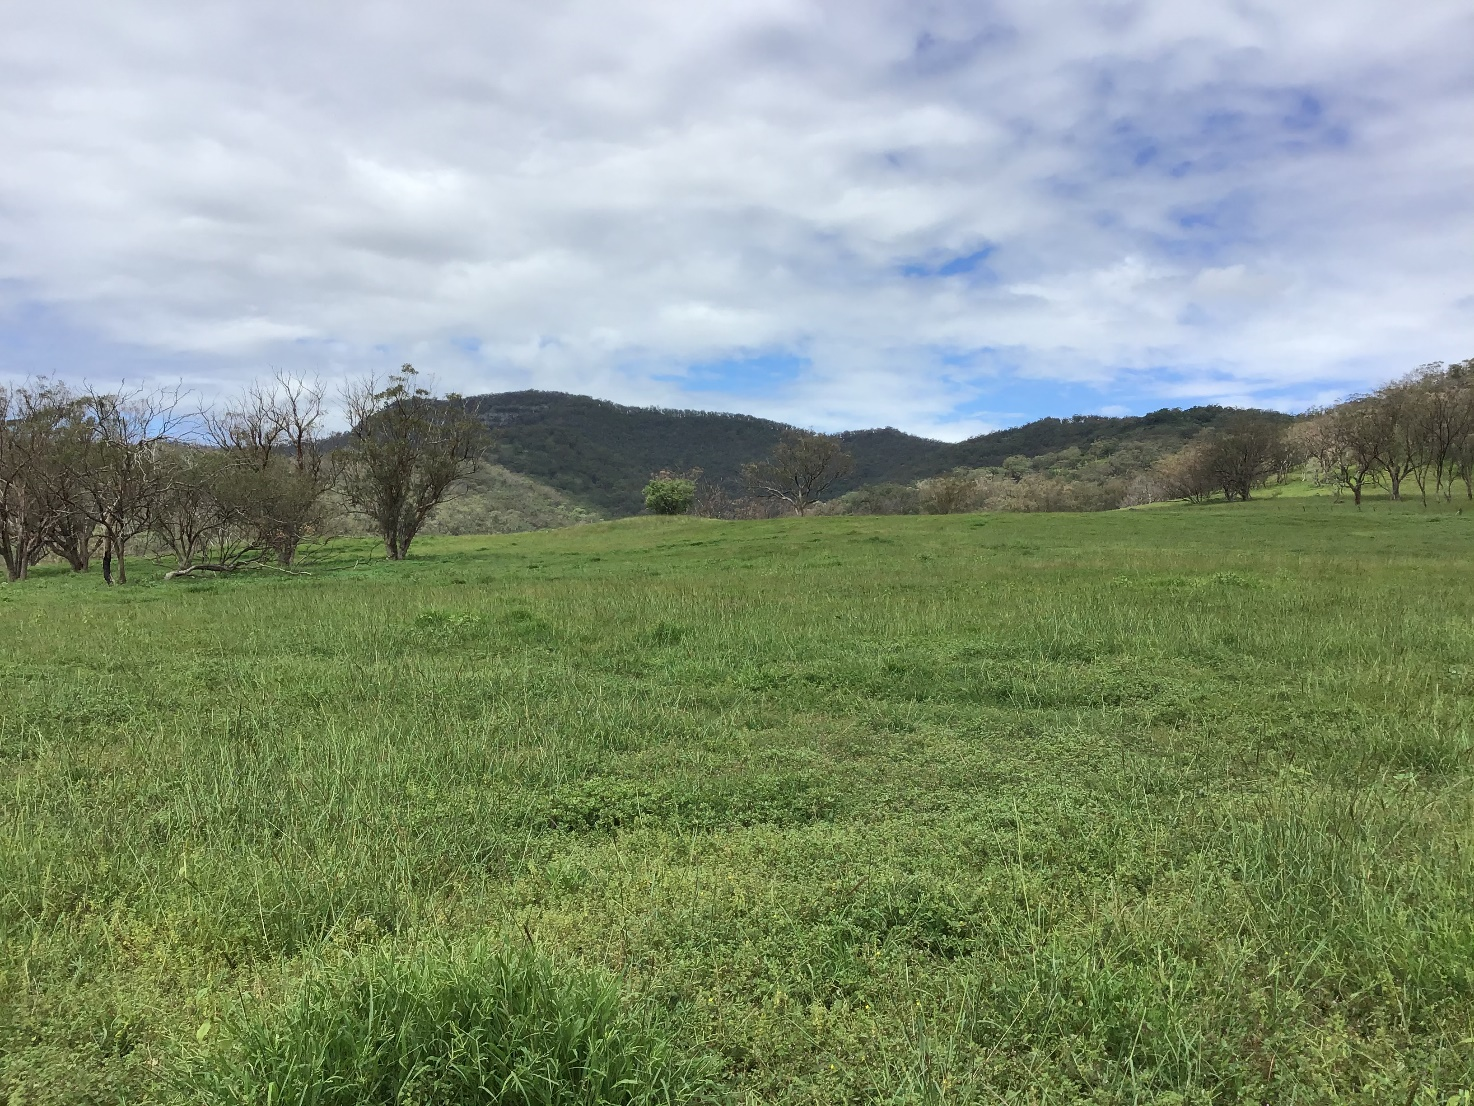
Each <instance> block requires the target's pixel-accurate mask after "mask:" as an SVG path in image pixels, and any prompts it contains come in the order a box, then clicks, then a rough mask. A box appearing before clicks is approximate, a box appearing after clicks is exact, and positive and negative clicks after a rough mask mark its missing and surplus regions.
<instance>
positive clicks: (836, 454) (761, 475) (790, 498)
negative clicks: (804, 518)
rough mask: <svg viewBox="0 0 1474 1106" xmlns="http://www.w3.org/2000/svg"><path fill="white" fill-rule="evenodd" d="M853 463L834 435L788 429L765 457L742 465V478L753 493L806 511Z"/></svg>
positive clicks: (843, 475) (799, 512)
mask: <svg viewBox="0 0 1474 1106" xmlns="http://www.w3.org/2000/svg"><path fill="white" fill-rule="evenodd" d="M853 467H854V460H853V459H852V458H851V457H850V455H849V454H848V453H846V452H845V451H844V444H843V443H842V442H841V441H840V439H839V438H837V437H835V436H834V435H831V434H814V433H810V432H809V431H807V430H785V431H783V434H782V435H781V437H780V438H779V439H778V444H777V445H776V446H774V447H773V452H772V455H771V456H770V457H769V458H768V459H767V460H766V461H757V462H754V463H753V464H749V465H744V466H742V479H743V482H744V483H745V484H746V485H747V490H748V492H749V494H751V495H752V496H754V497H756V498H758V499H766V500H770V501H772V500H776V501H778V502H780V503H786V504H788V506H790V507H792V508H793V510H794V511H795V512H796V513H797V514H800V515H803V514H807V513H808V510H809V508H810V507H811V506H813V504H814V503H815V502H816V501H817V500H818V499H819V497H820V496H822V495H823V494H824V493H825V492H826V491H828V490H829V489H830V488H831V487H833V486H834V484H835V482H836V481H838V480H840V479H842V478H843V477H845V476H848V475H849V473H850V470H851V469H852V468H853Z"/></svg>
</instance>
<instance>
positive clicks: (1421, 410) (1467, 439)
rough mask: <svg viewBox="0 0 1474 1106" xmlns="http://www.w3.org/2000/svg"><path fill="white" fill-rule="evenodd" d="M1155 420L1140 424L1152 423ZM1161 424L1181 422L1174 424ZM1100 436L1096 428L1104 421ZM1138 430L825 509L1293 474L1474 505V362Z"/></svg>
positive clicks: (1355, 491)
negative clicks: (1362, 389) (1306, 408)
mask: <svg viewBox="0 0 1474 1106" xmlns="http://www.w3.org/2000/svg"><path fill="white" fill-rule="evenodd" d="M1198 410H1200V411H1201V410H1204V409H1198ZM1158 414H1164V413H1162V412H1159V413H1158ZM1182 414H1189V413H1187V412H1184V413H1182ZM1152 418H1153V416H1148V417H1147V419H1143V420H1141V421H1140V423H1141V424H1146V425H1150V424H1149V423H1148V420H1149V419H1152ZM1044 421H1046V422H1051V423H1054V424H1056V426H1055V427H1049V428H1042V427H1041V430H1043V431H1044V433H1041V434H1039V435H1038V436H1036V437H1034V438H1033V440H1034V441H1036V442H1037V441H1040V440H1047V437H1046V435H1047V432H1048V430H1053V429H1057V428H1058V427H1063V426H1068V427H1071V428H1074V427H1076V426H1080V425H1081V424H1084V425H1085V426H1090V424H1091V423H1096V420H1086V419H1081V420H1070V421H1069V422H1068V423H1065V422H1063V421H1062V420H1044ZM1163 423H1164V424H1165V425H1167V426H1172V427H1174V428H1180V427H1181V425H1182V424H1181V422H1180V421H1176V422H1174V421H1173V420H1163ZM1034 425H1037V424H1031V427H1032V426H1034ZM1159 425H1160V424H1159ZM1019 429H1020V430H1028V429H1030V428H1028V427H1021V428H1019ZM1092 429H1095V430H1097V431H1098V430H1099V429H1100V426H1099V424H1098V423H1097V424H1096V426H1094V427H1092ZM1133 431H1134V432H1128V433H1124V434H1123V433H1112V434H1099V433H1097V436H1096V437H1095V438H1094V440H1093V441H1088V442H1087V444H1085V445H1084V446H1083V447H1082V446H1080V445H1070V446H1068V447H1066V448H1064V449H1057V450H1051V451H1047V452H1040V453H1037V454H1035V455H1033V456H1029V455H1027V454H1026V453H1024V452H1022V451H1021V452H1019V453H1016V454H1013V455H1011V456H1008V457H1005V458H1003V459H1002V460H1001V461H999V462H997V463H995V464H989V465H979V466H976V467H967V466H959V467H957V468H955V469H953V470H952V471H950V472H946V473H942V474H938V475H936V476H932V477H929V478H926V479H922V480H916V481H911V482H895V481H891V482H884V483H876V484H870V485H866V486H864V487H861V488H857V489H854V490H852V491H849V492H847V493H845V494H844V495H841V496H839V497H837V498H836V499H834V500H831V501H830V502H828V503H825V504H822V505H820V506H819V507H818V508H817V510H818V511H819V512H820V513H829V514H915V513H937V514H948V513H953V512H958V511H979V510H1002V511H1096V510H1111V509H1114V508H1117V507H1123V506H1137V505H1141V504H1146V503H1154V502H1162V501H1167V500H1174V499H1180V500H1186V501H1189V502H1206V501H1208V500H1211V499H1215V498H1221V499H1226V500H1236V499H1239V500H1242V499H1249V498H1250V497H1251V496H1252V495H1253V493H1254V491H1255V490H1257V489H1259V488H1262V487H1264V486H1265V485H1267V484H1268V483H1270V482H1271V481H1280V482H1282V481H1284V480H1286V479H1287V478H1288V477H1289V476H1290V475H1292V474H1295V473H1303V475H1304V476H1305V477H1306V478H1307V479H1309V480H1310V481H1312V482H1314V483H1316V484H1319V485H1321V486H1325V487H1329V488H1332V489H1335V490H1336V491H1337V492H1338V493H1349V494H1350V495H1351V497H1352V499H1353V501H1354V502H1356V503H1360V502H1361V497H1362V493H1363V491H1364V489H1365V488H1366V487H1367V486H1368V485H1374V486H1377V487H1380V488H1383V489H1385V490H1386V491H1387V492H1388V494H1389V495H1390V496H1391V497H1392V498H1393V499H1402V498H1404V497H1405V496H1406V495H1407V494H1408V491H1407V490H1408V487H1409V486H1412V487H1414V488H1416V491H1417V494H1418V496H1419V497H1420V498H1421V499H1422V500H1423V501H1424V502H1427V500H1428V498H1429V497H1430V496H1435V497H1442V498H1444V499H1449V498H1452V497H1453V496H1454V495H1455V494H1459V495H1462V496H1464V497H1465V498H1468V499H1474V361H1465V362H1462V363H1460V364H1456V365H1450V366H1445V365H1442V364H1433V365H1425V366H1423V367H1421V368H1419V369H1417V370H1415V371H1413V372H1412V373H1409V374H1408V375H1407V376H1405V377H1403V378H1402V379H1400V380H1396V381H1393V382H1392V383H1390V384H1388V385H1386V386H1385V387H1382V388H1379V389H1378V390H1376V391H1375V392H1372V393H1370V394H1367V395H1358V396H1353V397H1352V398H1351V399H1349V400H1347V401H1346V402H1344V403H1340V404H1337V405H1335V406H1332V407H1326V408H1321V409H1317V410H1313V411H1310V412H1307V413H1306V414H1304V415H1302V416H1300V417H1298V418H1291V417H1290V416H1288V415H1280V414H1276V413H1273V412H1265V411H1222V412H1220V411H1216V410H1215V413H1214V417H1213V418H1212V420H1211V421H1209V420H1204V422H1203V423H1202V425H1201V426H1200V427H1199V430H1198V432H1197V433H1195V434H1193V435H1192V436H1191V438H1190V439H1188V440H1187V441H1186V442H1183V440H1182V439H1176V440H1174V439H1173V437H1171V436H1170V435H1164V434H1155V435H1151V434H1142V433H1141V432H1140V424H1139V426H1138V427H1137V428H1133ZM1015 433H1016V432H1014V431H1005V432H1004V434H1005V435H1015ZM1012 440H1013V441H1019V440H1021V439H1020V437H1013V438H1012ZM973 441H974V442H977V441H980V439H974V440H973ZM960 444H961V445H962V446H964V447H972V446H973V443H972V442H964V443H960Z"/></svg>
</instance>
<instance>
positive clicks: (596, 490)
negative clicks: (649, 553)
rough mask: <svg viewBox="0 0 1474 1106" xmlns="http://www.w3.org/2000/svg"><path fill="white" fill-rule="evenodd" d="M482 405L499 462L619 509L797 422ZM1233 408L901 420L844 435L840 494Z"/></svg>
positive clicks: (593, 503)
mask: <svg viewBox="0 0 1474 1106" xmlns="http://www.w3.org/2000/svg"><path fill="white" fill-rule="evenodd" d="M470 403H471V404H472V406H473V408H474V409H475V410H476V412H477V413H478V415H480V417H481V418H482V419H483V420H484V421H485V422H486V424H487V425H488V426H490V427H491V428H492V429H493V430H495V431H496V444H495V445H494V446H493V450H492V456H493V459H494V460H495V461H496V462H497V463H498V464H500V465H503V466H505V467H506V468H508V469H510V470H512V471H513V472H520V473H524V474H526V475H528V476H530V477H532V478H533V479H534V480H537V481H539V482H541V483H543V484H547V485H549V486H550V487H553V488H556V489H558V490H559V491H561V492H563V493H564V494H566V495H568V496H570V497H572V498H573V499H575V500H578V501H579V502H582V503H584V504H587V505H588V506H589V507H591V508H593V509H594V510H596V511H599V512H601V513H603V514H607V515H610V516H619V515H630V514H636V513H638V512H639V511H640V509H641V506H642V503H641V498H640V489H641V488H643V487H644V485H645V482H646V481H647V480H648V479H649V478H650V474H651V473H652V472H656V471H658V470H660V469H672V470H676V471H686V470H690V469H695V468H699V469H701V470H702V472H703V473H704V474H705V476H706V477H707V478H708V479H711V480H715V481H721V480H732V479H735V478H736V476H737V474H738V472H739V470H740V469H741V467H742V465H743V464H745V463H747V462H748V461H754V460H757V459H758V458H760V457H762V456H764V455H765V454H766V453H768V451H769V450H771V449H772V448H773V445H774V444H775V443H776V442H777V441H778V436H779V435H780V434H781V433H782V432H783V431H784V430H785V429H787V427H786V426H785V424H783V423H779V422H773V421H771V420H769V419H760V418H757V417H755V416H752V415H730V414H722V413H718V412H711V411H680V410H666V409H662V408H654V407H626V406H623V405H621V404H617V403H611V402H609V401H608V400H602V399H593V398H591V397H589V396H575V395H568V394H566V393H563V392H540V391H523V392H501V393H497V394H493V395H484V396H475V397H472V398H471V400H470ZM1233 413H1234V409H1233V408H1228V407H1190V408H1188V409H1186V410H1179V409H1177V408H1164V409H1162V410H1160V411H1153V412H1152V413H1150V414H1147V415H1139V416H1127V417H1122V418H1112V417H1107V416H1104V415H1076V416H1074V417H1073V418H1068V419H1056V418H1045V419H1038V420H1036V421H1034V422H1031V423H1027V424H1025V425H1023V426H1018V427H1013V428H1011V429H1008V430H999V431H995V432H993V433H991V434H983V435H980V436H978V437H976V438H969V439H967V440H966V441H962V442H955V443H949V442H939V441H934V440H932V439H930V438H921V437H918V436H916V435H914V434H907V433H904V432H903V431H900V430H896V429H894V428H891V427H885V428H882V429H876V430H853V431H849V432H847V433H845V434H844V435H842V436H843V438H844V439H845V442H846V445H847V447H848V449H849V451H850V453H851V454H852V455H853V456H854V459H855V467H854V471H853V472H852V473H851V474H850V475H849V477H848V478H846V479H845V480H844V481H843V482H841V483H840V484H838V485H837V486H836V487H835V488H834V489H833V491H834V494H841V493H843V492H846V491H849V490H852V489H854V488H858V487H860V486H862V485H865V484H877V483H885V482H891V481H896V482H908V481H913V480H919V479H923V478H925V477H928V476H935V475H936V474H938V473H941V472H946V471H948V470H950V469H953V468H958V467H966V468H979V467H983V466H988V465H997V464H1001V463H1002V462H1003V460H1004V459H1005V458H1007V457H1011V456H1014V455H1022V456H1025V457H1036V456H1039V455H1041V454H1046V453H1056V452H1059V451H1061V450H1065V449H1070V448H1072V447H1074V448H1078V449H1081V450H1086V449H1089V448H1091V447H1092V446H1095V445H1097V444H1098V443H1101V442H1108V443H1112V444H1116V443H1119V444H1120V445H1126V444H1131V443H1150V444H1152V445H1155V446H1157V447H1158V449H1159V450H1160V451H1162V452H1166V451H1169V450H1171V449H1175V448H1177V447H1178V446H1180V445H1181V444H1182V443H1184V442H1186V441H1187V440H1189V439H1190V438H1192V437H1193V436H1194V435H1196V434H1198V433H1200V432H1201V431H1202V430H1204V429H1205V428H1207V427H1210V426H1213V425H1214V424H1216V423H1218V422H1219V421H1221V420H1222V419H1224V418H1225V417H1227V416H1229V415H1231V414H1233ZM1264 413H1265V414H1271V415H1274V417H1276V418H1286V419H1288V418H1289V416H1287V415H1278V414H1276V413H1273V412H1264Z"/></svg>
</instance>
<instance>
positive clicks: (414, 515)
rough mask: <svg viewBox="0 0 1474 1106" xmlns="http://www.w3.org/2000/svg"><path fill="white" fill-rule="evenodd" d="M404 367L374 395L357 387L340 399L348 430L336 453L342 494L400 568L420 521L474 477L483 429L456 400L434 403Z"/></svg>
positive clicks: (373, 387) (366, 386)
mask: <svg viewBox="0 0 1474 1106" xmlns="http://www.w3.org/2000/svg"><path fill="white" fill-rule="evenodd" d="M417 379H418V374H417V373H416V372H415V369H414V366H413V365H405V366H403V367H402V368H401V369H400V371H399V372H398V373H397V374H395V375H393V376H390V377H389V380H388V383H387V384H386V385H385V386H384V387H383V388H380V387H379V386H378V384H377V382H375V381H374V380H371V379H370V380H364V381H360V382H358V383H356V384H354V385H351V386H350V387H349V388H348V389H347V390H346V391H345V393H344V401H345V404H346V406H347V410H348V418H349V421H350V423H351V427H350V429H349V432H348V435H349V441H348V445H347V446H345V447H344V448H343V450H342V451H341V474H342V488H343V492H344V494H345V495H346V496H347V499H348V502H349V503H350V504H351V505H352V507H353V509H354V510H355V511H357V512H358V513H359V514H361V515H363V516H364V517H365V518H367V519H368V520H369V521H370V522H371V523H373V525H374V528H375V529H376V530H377V531H378V532H379V536H380V537H382V538H383V540H384V552H385V555H386V556H388V558H389V559H390V560H391V561H402V560H403V559H404V557H405V555H406V554H407V553H408V552H409V547H410V543H411V542H412V541H414V538H415V535H416V534H418V533H419V532H420V527H421V526H423V525H424V522H425V519H426V518H427V517H428V516H429V514H430V512H431V511H433V510H434V509H435V508H436V507H437V506H439V505H440V504H441V503H443V502H445V500H446V499H447V498H448V497H449V496H450V495H451V493H452V491H453V490H454V487H455V485H456V483H457V482H458V481H460V480H461V479H462V478H464V477H466V476H469V475H470V474H471V473H473V472H475V471H476V467H477V464H478V461H479V459H480V456H481V453H482V451H483V450H484V448H485V445H486V440H487V434H486V429H485V427H483V426H482V424H481V423H480V422H479V421H478V420H477V419H476V418H475V417H474V416H473V415H472V414H471V413H470V412H469V411H468V410H467V409H466V406H465V402H464V401H463V400H462V399H461V397H460V396H457V395H450V396H446V397H445V398H443V399H439V398H436V397H435V396H434V395H432V394H431V392H430V391H429V390H428V389H426V388H423V387H420V386H419V384H418V383H417Z"/></svg>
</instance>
